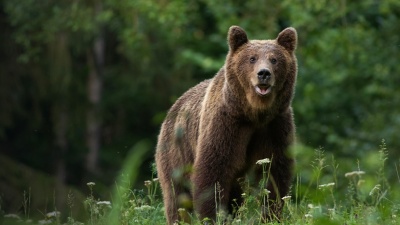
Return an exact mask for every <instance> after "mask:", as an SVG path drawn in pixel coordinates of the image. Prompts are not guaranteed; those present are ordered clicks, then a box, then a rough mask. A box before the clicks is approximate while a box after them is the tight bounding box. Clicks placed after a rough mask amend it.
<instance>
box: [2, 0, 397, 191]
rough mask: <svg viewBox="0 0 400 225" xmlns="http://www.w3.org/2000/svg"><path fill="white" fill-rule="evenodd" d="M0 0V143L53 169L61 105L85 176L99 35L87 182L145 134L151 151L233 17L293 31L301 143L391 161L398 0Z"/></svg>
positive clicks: (216, 56) (114, 166) (111, 172)
mask: <svg viewBox="0 0 400 225" xmlns="http://www.w3.org/2000/svg"><path fill="white" fill-rule="evenodd" d="M1 4H2V5H1V8H0V9H1V11H0V25H1V27H2V32H1V35H0V52H1V54H0V68H1V69H0V109H1V110H0V148H1V151H2V152H4V153H5V154H7V155H9V156H11V157H13V158H15V159H17V160H19V161H22V162H24V163H25V164H27V165H29V166H31V167H34V168H37V169H40V170H42V171H44V172H47V173H49V174H52V173H54V172H53V171H54V168H55V167H56V165H54V164H55V163H52V160H51V159H52V158H54V157H56V156H57V154H58V153H57V151H56V147H55V145H56V144H55V141H54V140H55V138H56V136H57V129H58V127H57V121H58V120H59V119H60V118H59V115H60V113H59V112H66V113H67V115H68V116H67V118H68V123H67V128H66V134H65V137H66V140H67V143H68V152H67V153H66V155H65V161H66V167H67V182H68V183H70V184H75V185H84V184H85V183H86V182H87V181H88V180H83V181H82V179H83V177H84V176H83V174H84V173H82V171H83V170H84V165H83V164H84V158H85V157H86V154H87V151H88V150H87V146H86V143H85V136H86V135H87V134H86V122H87V121H86V119H87V118H86V113H87V111H88V108H89V107H90V104H89V102H88V93H87V86H88V85H89V84H88V73H89V70H90V69H89V65H90V62H88V57H87V55H88V54H92V51H93V45H94V42H95V40H96V38H97V37H99V36H101V37H103V38H104V42H105V60H104V66H103V71H102V76H101V79H102V82H103V90H102V95H101V101H100V120H101V127H100V133H101V149H100V157H99V163H100V174H101V175H100V176H98V179H100V180H102V181H103V182H105V183H108V184H112V183H113V181H114V179H115V177H116V174H117V173H118V170H119V169H120V167H121V162H122V161H123V159H124V158H125V156H126V155H127V153H128V150H129V149H131V147H132V146H133V145H134V144H135V143H137V142H139V141H141V140H144V139H146V140H150V142H151V145H152V146H155V142H156V137H157V134H158V131H159V126H160V124H161V122H162V120H163V117H164V115H165V113H166V110H167V109H168V108H169V107H170V106H171V105H172V104H173V102H174V101H175V100H176V98H177V97H179V96H180V95H181V94H182V93H183V92H184V91H185V90H187V89H188V88H189V87H191V86H193V85H195V84H196V83H198V82H200V81H202V80H204V79H207V78H211V77H212V76H213V75H214V74H215V73H216V72H217V70H218V69H219V68H220V67H221V66H222V65H223V63H224V60H225V55H226V53H227V50H228V47H227V45H226V33H227V30H228V28H229V26H231V25H234V24H235V25H239V26H242V27H243V28H244V29H245V30H246V31H247V32H248V35H249V37H250V38H251V39H272V38H275V37H276V35H277V34H278V32H279V31H280V30H282V29H283V28H285V27H287V26H293V27H295V28H296V29H297V31H298V34H299V45H298V50H297V56H298V62H299V74H298V80H297V87H296V96H295V99H294V101H293V107H294V111H295V118H296V125H297V137H298V142H299V143H302V145H304V146H306V147H305V149H317V148H319V147H320V146H321V147H323V149H325V151H326V152H330V153H331V154H333V155H335V159H336V160H337V161H338V160H341V159H351V161H352V162H354V161H355V160H356V159H364V158H368V157H369V156H370V155H373V154H374V153H375V152H376V149H378V148H379V144H380V143H381V140H382V139H385V140H386V144H387V146H388V149H389V150H388V152H389V153H388V154H389V164H390V163H391V164H390V165H393V163H398V162H399V161H398V159H399V153H398V152H399V151H397V149H399V148H400V139H399V138H397V131H398V128H399V127H400V107H399V105H400V89H399V88H398V87H397V86H398V84H399V83H400V66H399V59H400V57H399V56H400V55H399V52H400V51H399V49H400V36H399V34H400V26H399V24H400V1H398V0H382V1H376V0H365V1H321V0H305V1H300V0H295V1H289V0H279V1H278V0H277V1H266V0H253V1H238V0H227V1H223V2H218V1H213V0H188V1H184V0H103V1H100V0H88V1H79V0H58V1H52V0H42V1H35V0H24V1H15V0H3V1H2V3H1ZM153 149H154V148H149V150H148V154H145V157H144V158H143V163H142V165H144V166H142V167H141V170H143V171H144V172H143V173H140V174H139V176H142V178H143V177H146V176H147V177H148V176H150V166H149V165H150V162H151V161H152V160H153V159H152V154H153ZM310 151H311V152H310V153H309V154H308V155H310V154H313V152H312V150H310ZM303 156H304V157H305V156H307V154H302V155H299V156H298V161H302V162H303V163H310V159H309V158H304V157H303ZM371 157H372V156H371ZM44 159H46V161H45V160H44ZM341 162H344V161H341ZM391 168H393V167H391ZM353 169H355V168H353ZM392 171H393V174H391V177H392V178H394V177H395V175H396V174H395V172H394V170H392Z"/></svg>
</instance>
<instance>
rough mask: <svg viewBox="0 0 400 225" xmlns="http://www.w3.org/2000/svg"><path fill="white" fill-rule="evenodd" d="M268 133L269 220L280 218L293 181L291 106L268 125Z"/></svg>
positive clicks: (292, 123) (266, 213)
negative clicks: (269, 151) (284, 200)
mask: <svg viewBox="0 0 400 225" xmlns="http://www.w3.org/2000/svg"><path fill="white" fill-rule="evenodd" d="M267 131H268V132H267V135H266V140H267V146H268V148H270V149H271V152H272V162H271V163H272V164H271V169H270V179H269V182H268V186H267V189H268V190H269V191H271V193H270V195H269V200H270V202H269V203H270V204H269V206H270V207H269V209H268V210H267V211H265V212H264V213H263V214H264V218H265V219H267V220H271V219H278V220H279V219H280V217H281V212H282V207H283V201H282V197H284V196H286V195H287V194H288V192H289V188H290V185H291V182H292V175H293V166H294V159H293V157H292V155H291V154H290V152H289V148H290V145H291V144H293V142H294V132H295V130H294V122H293V115H292V111H291V108H289V109H288V111H287V112H286V113H283V114H281V115H278V116H277V117H276V118H275V119H274V120H272V121H271V123H270V124H269V126H268V130H267Z"/></svg>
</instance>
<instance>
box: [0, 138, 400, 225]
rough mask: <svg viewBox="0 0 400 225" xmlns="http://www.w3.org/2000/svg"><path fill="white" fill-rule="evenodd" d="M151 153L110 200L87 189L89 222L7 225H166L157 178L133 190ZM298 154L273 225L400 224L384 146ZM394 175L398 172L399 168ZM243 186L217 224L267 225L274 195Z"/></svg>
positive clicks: (128, 169) (130, 163) (19, 218)
mask: <svg viewBox="0 0 400 225" xmlns="http://www.w3.org/2000/svg"><path fill="white" fill-rule="evenodd" d="M147 148H149V146H148V145H147V144H146V143H140V144H138V145H136V146H135V149H134V150H133V151H132V155H130V156H129V157H128V159H127V162H126V163H125V164H124V168H123V170H122V171H121V176H120V177H119V178H118V181H117V183H116V185H115V189H114V190H113V193H112V198H111V199H107V200H106V201H104V200H101V199H97V198H96V197H95V196H94V195H93V190H94V189H96V185H95V184H94V183H88V188H89V190H90V194H89V196H88V197H87V199H86V200H85V202H84V204H85V206H86V210H87V211H88V215H89V217H88V218H87V220H86V221H76V220H74V218H72V216H69V217H68V219H67V220H66V221H60V219H59V216H60V214H59V213H58V212H52V213H48V214H46V215H44V218H43V219H42V220H39V221H28V219H29V210H32V209H28V208H24V212H22V214H24V215H13V214H5V213H4V212H1V209H0V212H1V213H0V217H1V218H2V219H1V220H2V224H25V223H26V224H27V223H28V222H29V224H57V225H58V224H68V225H82V224H85V225H93V224H100V225H101V224H121V225H131V224H132V225H133V224H135V225H136V224H143V225H146V224H149V225H150V224H151V225H153V224H165V221H166V220H165V217H164V206H163V203H162V198H161V196H160V190H159V184H158V179H157V178H156V176H155V173H154V177H152V179H150V180H148V181H145V183H144V189H142V190H137V189H133V190H132V189H130V187H131V183H132V182H133V181H134V180H135V179H136V177H137V173H138V170H137V169H138V168H139V165H140V159H141V156H142V155H143V154H145V152H146V149H147ZM293 151H294V154H295V155H297V156H296V158H297V162H298V164H297V169H296V176H295V180H294V182H293V186H292V188H291V192H290V194H289V195H288V196H282V201H283V204H284V207H283V215H282V220H281V222H280V223H278V222H275V221H271V222H270V223H269V224H328V225H329V224H363V225H364V224H400V219H399V217H400V199H399V197H400V190H399V188H398V186H397V185H393V184H397V182H400V179H399V180H397V182H392V185H390V184H391V183H390V182H389V179H388V175H386V174H387V171H390V170H391V169H393V168H388V167H390V165H387V158H388V151H387V147H386V144H385V142H384V141H382V143H381V145H380V147H379V149H378V151H376V152H371V153H368V154H366V155H365V157H363V158H361V159H360V160H358V159H340V160H336V159H335V158H334V157H333V155H332V154H328V153H327V152H325V151H324V150H323V149H322V148H319V149H317V150H314V151H313V150H312V149H309V148H306V147H304V146H301V145H298V146H296V147H295V148H294V149H293ZM271 160H273V159H271ZM269 165H270V162H268V161H261V160H260V161H259V165H256V166H262V168H263V170H264V176H263V180H262V181H261V182H260V187H265V183H266V182H268V180H269V179H270V178H269V173H268V171H269ZM394 169H396V171H398V170H397V167H394ZM153 170H154V169H153ZM243 186H244V187H245V188H244V191H243V194H242V197H243V204H242V205H236V207H235V210H234V212H235V213H234V214H235V215H234V216H232V215H228V214H226V213H225V212H224V211H218V212H217V224H232V225H233V224H243V225H244V224H246V225H247V224H263V222H262V219H261V215H262V206H263V205H268V194H269V190H266V189H264V188H260V189H259V190H258V191H257V192H254V191H252V190H251V189H250V187H249V185H248V183H247V182H246V181H244V184H243ZM215 195H216V199H217V201H216V204H217V205H218V198H220V197H221V196H223V190H221V189H220V187H218V185H216V188H215ZM24 199H25V201H24V205H26V207H29V201H30V198H29V196H27V197H25V198H24ZM69 207H73V205H72V204H71V205H69ZM217 209H218V207H217ZM182 211H184V210H183V209H180V212H182ZM190 216H191V217H192V224H203V223H204V222H205V221H200V220H199V219H197V217H196V215H190ZM206 220H207V219H206ZM180 224H185V223H184V222H180Z"/></svg>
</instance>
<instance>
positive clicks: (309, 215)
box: [304, 213, 313, 218]
mask: <svg viewBox="0 0 400 225" xmlns="http://www.w3.org/2000/svg"><path fill="white" fill-rule="evenodd" d="M304 216H305V217H306V218H312V217H313V216H312V215H311V214H308V213H307V214H306V215H304Z"/></svg>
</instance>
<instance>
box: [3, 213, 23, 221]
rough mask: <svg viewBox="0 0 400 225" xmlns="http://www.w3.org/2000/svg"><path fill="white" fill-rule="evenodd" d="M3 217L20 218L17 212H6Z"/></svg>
mask: <svg viewBox="0 0 400 225" xmlns="http://www.w3.org/2000/svg"><path fill="white" fill-rule="evenodd" d="M4 217H6V218H13V219H17V220H20V219H21V218H20V217H19V216H18V215H17V214H7V215H4Z"/></svg>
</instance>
